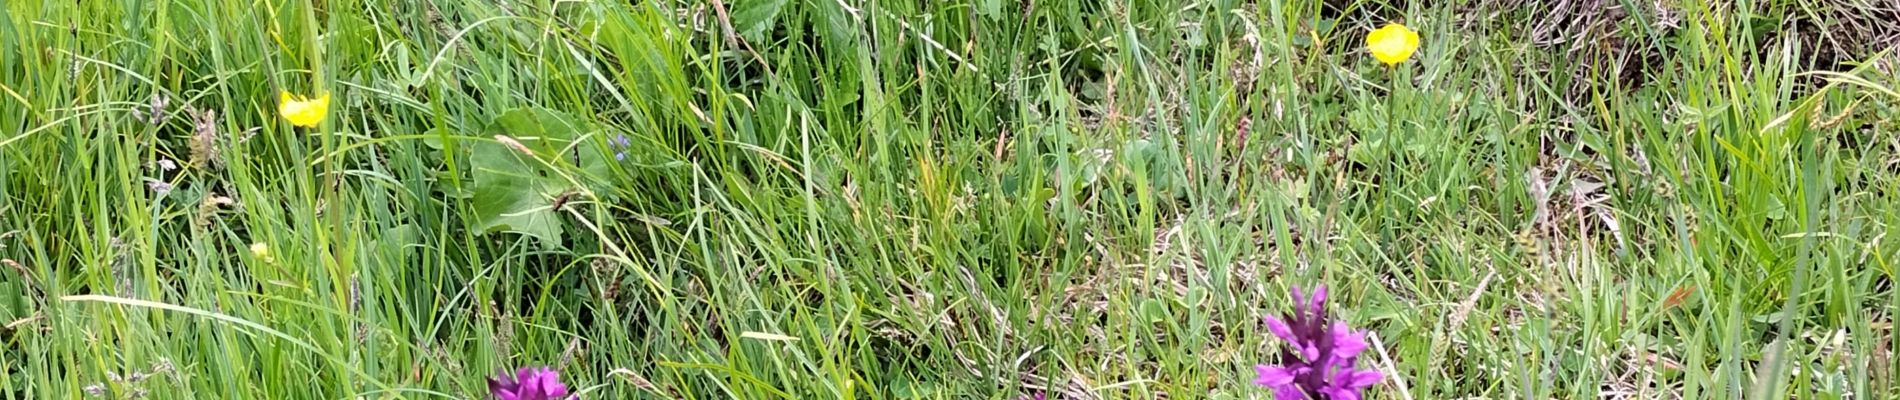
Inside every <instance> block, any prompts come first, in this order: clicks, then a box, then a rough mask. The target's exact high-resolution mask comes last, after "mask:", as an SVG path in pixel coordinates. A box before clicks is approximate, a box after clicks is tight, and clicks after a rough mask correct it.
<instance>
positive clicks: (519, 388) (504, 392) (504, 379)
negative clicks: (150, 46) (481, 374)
mask: <svg viewBox="0 0 1900 400" xmlns="http://www.w3.org/2000/svg"><path fill="white" fill-rule="evenodd" d="M488 393H489V394H492V395H494V396H495V399H496V400H565V399H568V397H567V385H565V384H562V383H561V374H560V373H558V372H554V370H553V369H549V368H522V369H520V370H518V371H515V374H514V376H509V375H508V371H502V372H501V373H499V374H497V375H496V376H495V377H493V378H488Z"/></svg>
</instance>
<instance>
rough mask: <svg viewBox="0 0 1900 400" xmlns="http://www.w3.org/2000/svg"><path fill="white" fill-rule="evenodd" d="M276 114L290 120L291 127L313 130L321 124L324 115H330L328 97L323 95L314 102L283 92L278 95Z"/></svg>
mask: <svg viewBox="0 0 1900 400" xmlns="http://www.w3.org/2000/svg"><path fill="white" fill-rule="evenodd" d="M278 97H279V100H278V104H277V113H278V114H279V115H283V116H284V119H287V120H290V124H291V125H296V126H301V127H305V128H315V127H317V124H319V123H322V122H323V117H324V115H328V114H329V113H330V95H329V94H327V93H326V94H324V95H322V96H319V97H317V98H316V99H315V100H312V99H309V98H305V97H303V96H297V95H293V94H290V92H283V93H282V94H280V95H278Z"/></svg>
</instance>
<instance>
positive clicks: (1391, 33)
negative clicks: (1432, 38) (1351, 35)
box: [1366, 23, 1418, 65]
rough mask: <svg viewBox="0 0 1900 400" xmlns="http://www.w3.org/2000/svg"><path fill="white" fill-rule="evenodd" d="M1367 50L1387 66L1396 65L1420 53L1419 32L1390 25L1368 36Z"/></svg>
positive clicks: (1402, 26)
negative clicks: (1413, 54)
mask: <svg viewBox="0 0 1900 400" xmlns="http://www.w3.org/2000/svg"><path fill="white" fill-rule="evenodd" d="M1366 49H1367V50H1371V51H1372V58H1377V59H1379V62H1383V63H1386V65H1396V64H1398V63H1401V62H1405V60H1408V59H1411V58H1412V53H1413V52H1416V51H1418V32H1414V31H1412V29H1411V28H1406V27H1405V25H1400V24H1398V23H1388V24H1385V26H1384V27H1381V28H1379V29H1378V30H1375V31H1372V33H1368V34H1366Z"/></svg>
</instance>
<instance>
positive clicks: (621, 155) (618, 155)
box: [607, 134, 633, 161]
mask: <svg viewBox="0 0 1900 400" xmlns="http://www.w3.org/2000/svg"><path fill="white" fill-rule="evenodd" d="M632 146H633V140H632V139H628V138H627V135H622V134H614V138H613V139H612V140H609V141H607V147H612V148H613V149H614V161H626V160H627V148H628V147H632Z"/></svg>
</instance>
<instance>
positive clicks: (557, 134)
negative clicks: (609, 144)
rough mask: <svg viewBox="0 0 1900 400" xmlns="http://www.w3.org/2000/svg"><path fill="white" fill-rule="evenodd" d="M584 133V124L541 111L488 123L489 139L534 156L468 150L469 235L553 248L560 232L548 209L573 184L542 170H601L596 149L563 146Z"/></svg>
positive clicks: (479, 145)
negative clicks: (522, 239) (507, 140)
mask: <svg viewBox="0 0 1900 400" xmlns="http://www.w3.org/2000/svg"><path fill="white" fill-rule="evenodd" d="M587 129H589V125H588V124H585V123H582V122H579V121H578V120H577V119H575V118H571V117H569V116H567V115H565V114H562V113H560V112H557V111H553V110H548V109H543V108H520V109H515V110H510V111H508V112H506V113H503V114H502V115H501V116H499V117H496V118H495V119H494V120H493V121H491V122H490V123H489V125H488V132H489V133H490V134H494V135H507V136H508V137H511V138H514V139H515V140H516V141H519V142H521V144H522V145H523V146H526V147H527V148H528V149H529V150H531V151H533V152H534V154H533V155H532V156H530V155H528V154H522V153H521V152H520V151H517V150H515V149H513V148H510V147H508V146H505V145H502V144H498V143H493V142H487V141H482V142H476V143H475V144H474V145H472V146H470V147H472V148H473V152H472V154H471V155H470V161H469V163H470V166H471V168H472V169H473V171H472V172H471V173H470V176H471V177H472V178H473V179H474V180H475V189H474V193H475V199H474V211H475V229H477V230H480V231H481V232H483V233H493V232H514V233H520V234H524V235H528V236H533V237H535V238H536V239H540V240H541V243H542V244H543V245H548V246H559V245H560V243H561V235H562V232H563V229H564V227H563V225H562V222H561V216H560V215H559V214H558V213H557V212H556V211H555V210H554V209H553V203H554V199H555V198H556V197H558V196H560V195H561V193H562V192H565V191H567V190H569V189H572V186H573V183H572V182H569V181H567V180H566V179H564V178H561V177H560V176H559V175H558V174H556V173H554V171H550V170H549V169H548V167H547V165H549V164H553V165H557V166H558V165H566V166H568V167H569V168H571V167H572V166H573V165H575V163H576V161H578V162H579V164H580V165H583V166H590V164H591V167H593V168H602V169H604V168H605V167H606V163H605V162H604V161H603V160H601V157H600V154H599V151H598V147H596V146H569V145H570V144H572V143H573V141H574V139H575V138H576V137H578V136H580V135H582V134H583V132H585V131H587ZM570 173H572V172H570Z"/></svg>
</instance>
